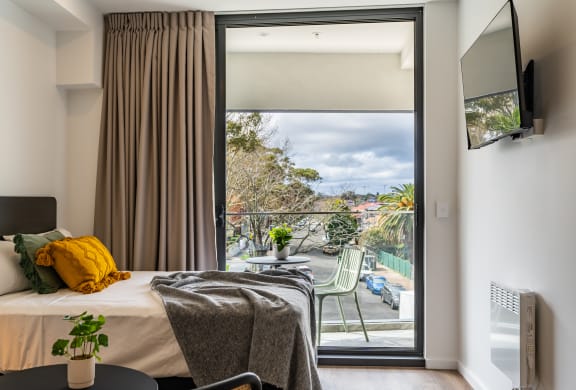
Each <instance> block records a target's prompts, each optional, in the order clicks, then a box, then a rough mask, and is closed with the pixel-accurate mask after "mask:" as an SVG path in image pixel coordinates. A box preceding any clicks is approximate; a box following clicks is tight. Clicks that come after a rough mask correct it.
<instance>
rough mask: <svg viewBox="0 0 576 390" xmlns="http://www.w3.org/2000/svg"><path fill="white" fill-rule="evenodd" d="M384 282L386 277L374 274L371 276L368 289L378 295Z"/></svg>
mask: <svg viewBox="0 0 576 390" xmlns="http://www.w3.org/2000/svg"><path fill="white" fill-rule="evenodd" d="M385 284H386V278H385V277H384V276H380V275H375V276H373V277H372V281H371V283H370V291H372V294H374V295H380V290H381V289H382V286H384V285H385Z"/></svg>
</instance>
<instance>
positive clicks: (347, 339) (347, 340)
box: [321, 329, 414, 348]
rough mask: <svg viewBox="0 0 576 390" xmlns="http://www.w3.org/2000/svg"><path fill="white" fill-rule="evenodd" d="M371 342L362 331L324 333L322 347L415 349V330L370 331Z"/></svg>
mask: <svg viewBox="0 0 576 390" xmlns="http://www.w3.org/2000/svg"><path fill="white" fill-rule="evenodd" d="M368 338H369V340H370V341H369V342H366V339H364V333H363V332H362V330H358V331H356V330H354V331H350V332H348V333H346V332H322V337H321V341H322V343H321V346H322V347H396V348H413V347H414V329H398V330H369V331H368Z"/></svg>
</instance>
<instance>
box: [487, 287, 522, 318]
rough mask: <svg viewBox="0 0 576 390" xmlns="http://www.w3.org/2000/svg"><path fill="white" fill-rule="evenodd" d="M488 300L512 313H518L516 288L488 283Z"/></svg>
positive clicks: (518, 301)
mask: <svg viewBox="0 0 576 390" xmlns="http://www.w3.org/2000/svg"><path fill="white" fill-rule="evenodd" d="M490 300H491V301H492V302H494V303H496V304H498V305H500V306H502V307H503V308H504V309H506V310H510V311H511V312H513V313H514V314H520V293H519V292H518V291H516V290H510V289H509V288H506V287H502V286H499V285H497V284H495V283H494V282H492V283H490Z"/></svg>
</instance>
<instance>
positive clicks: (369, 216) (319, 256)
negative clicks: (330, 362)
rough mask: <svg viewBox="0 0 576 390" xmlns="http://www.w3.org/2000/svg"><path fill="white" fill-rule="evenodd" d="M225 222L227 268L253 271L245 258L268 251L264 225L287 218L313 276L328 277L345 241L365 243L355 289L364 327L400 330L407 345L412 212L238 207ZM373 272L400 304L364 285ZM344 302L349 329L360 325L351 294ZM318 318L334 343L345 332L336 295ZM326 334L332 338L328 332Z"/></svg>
mask: <svg viewBox="0 0 576 390" xmlns="http://www.w3.org/2000/svg"><path fill="white" fill-rule="evenodd" d="M226 222H227V229H226V238H227V256H226V259H227V268H228V269H229V270H230V271H244V270H246V269H248V270H254V271H256V269H254V268H252V267H253V266H249V265H248V264H247V263H246V262H245V260H246V259H247V258H249V257H255V256H264V255H268V254H271V251H270V249H271V243H270V239H269V237H268V231H269V230H270V228H272V227H274V226H277V225H279V224H282V223H286V224H288V226H290V227H291V228H292V230H293V232H292V233H293V236H294V238H293V239H292V240H291V255H295V254H298V255H300V256H306V257H309V258H310V259H311V261H310V262H309V263H307V264H306V265H305V266H304V270H305V271H306V272H308V273H309V274H312V276H313V278H314V280H315V281H316V282H321V281H324V280H326V279H328V278H330V276H331V275H332V274H333V272H334V271H335V269H336V265H337V259H338V254H339V252H340V250H341V249H342V248H343V247H345V246H359V247H362V248H364V249H365V250H366V256H365V264H364V265H363V271H362V276H361V280H362V281H361V282H360V283H359V285H358V290H357V291H358V293H359V302H360V306H361V310H362V313H363V317H364V320H365V321H366V323H367V327H368V331H369V333H371V334H373V335H374V334H375V332H376V333H378V332H384V333H386V334H387V335H390V334H402V335H403V337H404V339H403V340H402V345H403V346H404V347H410V346H411V343H412V342H413V318H414V302H413V297H414V295H413V280H412V275H413V254H412V252H413V233H412V227H413V226H414V224H413V213H412V212H389V211H383V210H365V211H357V212H326V211H311V212H237V213H227V216H226ZM398 229H402V230H401V231H399V230H398ZM374 276H381V277H384V278H385V279H386V283H388V284H389V285H392V286H393V287H397V288H398V290H399V291H400V292H399V294H400V305H399V307H398V306H396V305H392V304H384V303H382V297H381V292H377V289H373V290H372V289H369V288H367V287H369V286H370V280H369V279H370V278H374ZM376 287H377V286H376ZM342 303H343V306H344V312H345V316H346V320H347V323H348V324H349V330H352V331H354V330H356V329H357V330H359V331H360V327H359V321H358V317H357V313H356V309H355V307H354V303H353V300H352V299H350V300H348V299H347V297H343V298H342ZM322 319H323V323H322V327H323V330H324V331H327V332H332V333H334V334H336V335H340V336H335V337H336V345H338V340H340V338H341V337H344V333H341V332H344V328H343V326H342V323H341V319H340V316H339V314H338V308H337V304H336V300H335V299H334V300H330V299H327V300H326V302H325V304H324V312H323V317H322ZM390 332H397V333H390ZM398 332H400V333H398ZM401 332H405V333H401ZM406 332H407V333H406ZM359 335H361V331H360V333H359ZM346 337H349V336H348V335H347V336H346ZM387 337H388V336H387ZM323 340H325V339H324V336H323ZM326 340H330V337H327V338H326ZM332 340H333V341H334V337H332ZM362 340H363V338H362V337H358V343H362V342H363V341H362ZM396 341H398V340H396ZM327 342H328V341H327ZM370 345H371V346H375V345H376V346H377V345H380V346H382V345H384V346H390V344H389V343H388V340H387V339H386V340H385V341H383V342H382V343H381V344H377V343H372V344H370Z"/></svg>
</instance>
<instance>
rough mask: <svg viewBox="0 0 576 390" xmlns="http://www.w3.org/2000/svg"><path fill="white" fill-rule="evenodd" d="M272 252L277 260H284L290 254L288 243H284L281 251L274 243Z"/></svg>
mask: <svg viewBox="0 0 576 390" xmlns="http://www.w3.org/2000/svg"><path fill="white" fill-rule="evenodd" d="M272 253H273V254H274V257H276V258H277V259H278V260H286V258H287V257H288V256H290V245H286V246H285V247H284V248H282V250H281V251H279V250H278V247H277V246H276V244H274V245H273V246H272Z"/></svg>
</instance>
